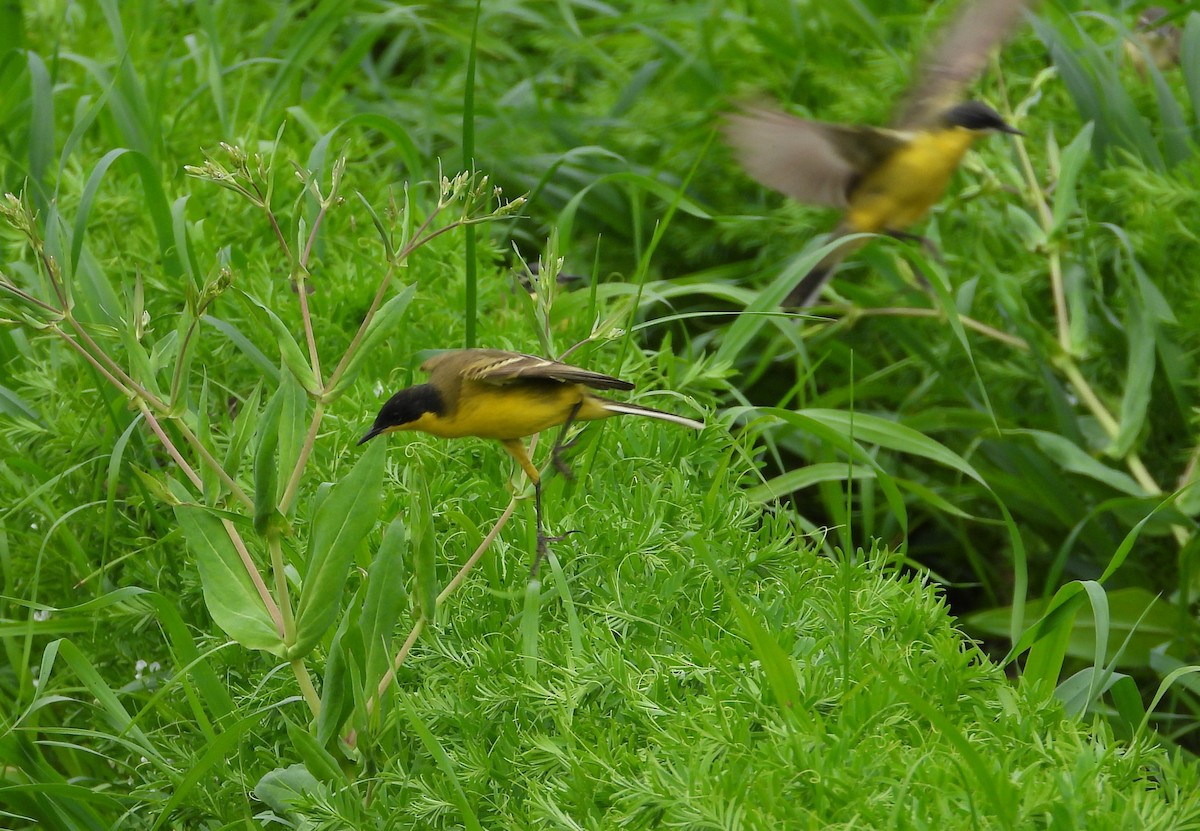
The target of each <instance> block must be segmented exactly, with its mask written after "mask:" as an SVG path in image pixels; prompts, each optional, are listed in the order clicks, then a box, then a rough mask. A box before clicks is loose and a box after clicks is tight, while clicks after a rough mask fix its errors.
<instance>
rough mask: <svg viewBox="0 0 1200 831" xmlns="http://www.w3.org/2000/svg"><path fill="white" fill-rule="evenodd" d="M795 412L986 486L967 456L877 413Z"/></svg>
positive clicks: (820, 410)
mask: <svg viewBox="0 0 1200 831" xmlns="http://www.w3.org/2000/svg"><path fill="white" fill-rule="evenodd" d="M772 412H774V411H772ZM795 414H796V415H797V416H800V417H802V418H809V419H813V420H814V421H817V422H819V423H820V424H823V425H825V426H826V427H829V428H832V429H833V430H835V431H837V432H838V433H840V434H841V435H843V436H846V437H852V438H853V439H854V440H855V441H857V442H861V443H862V444H875V445H879V446H880V447H886V448H889V449H891V450H896V451H898V452H901V453H909V454H911V455H913V456H921V457H923V458H926V459H929V460H930V461H932V462H937V463H938V464H941V465H945V466H946V467H949V468H951V469H953V470H957V471H959V472H960V473H963V474H965V475H967V476H970V477H971V478H972V479H974V480H975V481H976V482H978V483H979V484H981V485H984V486H985V487H986V486H987V483H986V482H985V481H984V480H983V477H982V476H981V475H980V474H979V472H978V471H976V470H975V468H974V467H972V466H971V464H970V463H969V462H967V460H966V459H964V458H963V457H962V456H960V455H958V454H957V453H955V452H954V451H953V450H951V449H950V448H948V447H946V446H945V445H944V444H941V443H940V442H936V441H934V440H933V439H931V438H929V437H928V436H926V435H924V434H922V433H918V432H917V431H916V430H913V429H912V428H911V427H907V426H905V425H903V424H897V423H896V422H894V421H890V420H888V419H886V418H880V417H879V416H873V415H869V414H867V413H851V412H847V411H845V410H826V409H805V410H797V411H796V413H795Z"/></svg>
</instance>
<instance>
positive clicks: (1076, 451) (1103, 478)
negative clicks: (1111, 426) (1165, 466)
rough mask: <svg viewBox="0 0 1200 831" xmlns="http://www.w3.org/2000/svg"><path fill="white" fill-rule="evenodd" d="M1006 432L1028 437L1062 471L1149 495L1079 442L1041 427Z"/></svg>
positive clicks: (1138, 494) (1119, 489) (1113, 486)
mask: <svg viewBox="0 0 1200 831" xmlns="http://www.w3.org/2000/svg"><path fill="white" fill-rule="evenodd" d="M1006 432H1007V433H1008V434H1009V435H1013V434H1018V435H1024V436H1029V438H1031V439H1033V441H1034V443H1035V444H1036V445H1037V446H1038V448H1039V449H1040V450H1041V451H1042V452H1043V453H1045V454H1046V456H1047V457H1049V458H1050V459H1051V460H1052V461H1053V462H1054V463H1055V464H1057V465H1059V466H1060V467H1061V468H1062V469H1063V470H1067V471H1070V472H1072V473H1078V474H1079V475H1080V476H1087V477H1088V478H1089V479H1095V480H1096V481H1097V482H1102V483H1103V484H1105V485H1108V486H1109V487H1111V488H1114V489H1116V490H1118V491H1120V492H1121V493H1124V494H1128V495H1130V496H1139V497H1140V496H1149V494H1148V493H1146V490H1145V488H1143V487H1142V486H1141V485H1139V484H1138V483H1137V482H1136V481H1134V479H1133V477H1131V476H1130V475H1129V474H1127V473H1124V472H1122V471H1119V470H1114V469H1113V468H1111V467H1108V466H1107V465H1105V464H1104V463H1103V462H1101V461H1099V460H1097V459H1095V458H1093V457H1092V456H1090V455H1088V453H1087V452H1086V451H1084V450H1083V448H1081V447H1079V445H1077V444H1075V443H1074V442H1072V441H1070V440H1069V439H1067V438H1064V437H1063V436H1060V435H1058V434H1057V433H1048V432H1046V431H1044V430H1009V431H1006Z"/></svg>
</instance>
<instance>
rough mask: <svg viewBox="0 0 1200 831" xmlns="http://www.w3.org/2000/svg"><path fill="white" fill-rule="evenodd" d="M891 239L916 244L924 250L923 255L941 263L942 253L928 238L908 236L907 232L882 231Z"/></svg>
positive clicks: (915, 235) (916, 235)
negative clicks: (925, 254)
mask: <svg viewBox="0 0 1200 831" xmlns="http://www.w3.org/2000/svg"><path fill="white" fill-rule="evenodd" d="M884 233H885V234H887V235H888V236H889V237H891V238H892V239H898V240H900V241H901V242H917V243H920V244H921V247H922V248H924V249H925V253H927V254H928V255H929V256H931V257H933V258H934V259H935V260H937V261H938V262H939V263H940V262H941V261H942V252H941V251H940V250H939V249H938V247H937V245H936V244H935V243H934V241H933V240H931V239H930V238H929V237H923V236H921V235H920V234H910V233H909V232H908V231H884Z"/></svg>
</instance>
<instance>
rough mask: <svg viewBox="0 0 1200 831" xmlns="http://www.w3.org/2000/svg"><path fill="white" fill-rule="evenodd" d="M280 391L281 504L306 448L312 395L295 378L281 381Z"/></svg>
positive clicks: (286, 378) (289, 512)
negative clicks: (281, 405) (289, 481)
mask: <svg viewBox="0 0 1200 831" xmlns="http://www.w3.org/2000/svg"><path fill="white" fill-rule="evenodd" d="M279 391H280V393H282V394H283V409H281V410H280V412H279V481H278V490H277V491H276V493H275V496H276V499H277V501H282V499H283V492H284V489H285V488H287V483H288V479H289V478H290V477H291V475H292V471H293V470H294V469H295V467H296V464H297V463H298V462H299V461H300V453H301V451H302V450H303V449H304V439H305V436H306V434H307V432H308V396H306V395H305V394H304V390H302V389H301V388H300V385H299V384H298V383H296V380H295V379H294V378H291V377H285V378H284V379H283V380H282V381H281V382H280V384H279ZM295 507H296V503H295V502H293V503H292V504H291V505H289V506H288V516H291V513H292V511H293V510H294V509H295Z"/></svg>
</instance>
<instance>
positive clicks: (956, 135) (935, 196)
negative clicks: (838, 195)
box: [845, 127, 978, 234]
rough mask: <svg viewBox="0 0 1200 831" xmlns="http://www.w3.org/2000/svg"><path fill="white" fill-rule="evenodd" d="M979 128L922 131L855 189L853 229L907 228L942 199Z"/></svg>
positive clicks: (850, 218) (851, 210) (851, 212)
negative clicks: (974, 130)
mask: <svg viewBox="0 0 1200 831" xmlns="http://www.w3.org/2000/svg"><path fill="white" fill-rule="evenodd" d="M977 135H978V134H977V133H974V132H972V131H971V130H965V129H963V128H961V127H952V128H950V129H948V130H937V131H930V132H922V133H917V134H916V137H915V138H913V140H912V141H911V142H909V143H908V144H907V145H905V146H904V147H903V148H902V149H900V150H897V151H896V152H895V153H893V154H892V155H891V156H889V157H888V158H887V160H886V161H884V162H883V164H881V165H879V166H878V167H877V168H875V169H874V170H873V171H871V172H870V173H869V174H867V176H866V177H865V178H864V179H863V180H862V182H861V183H860V184H859V185H858V186H857V187H856V188H855V189H854V191H853V192H852V193H851V194H850V208H849V209H848V210H847V211H846V219H845V222H846V224H847V225H849V226H850V227H851V228H852V229H853V230H854V231H858V232H868V233H874V234H878V233H883V232H887V231H902V230H904V229H905V228H907V227H908V226H909V225H912V224H913V223H915V222H917V221H918V220H920V219H921V218H922V217H924V216H925V214H927V213H928V212H929V209H930V208H932V207H933V206H934V205H935V204H937V202H938V200H939V199H941V198H942V194H944V193H945V192H946V188H947V186H949V184H950V177H951V176H953V175H954V171H955V169H956V168H957V167H958V165H959V163H960V162H961V161H962V158H963V156H964V155H966V152H967V150H968V149H970V147H971V144H972V143H973V142H974V141H975V139H976V138H977Z"/></svg>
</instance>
